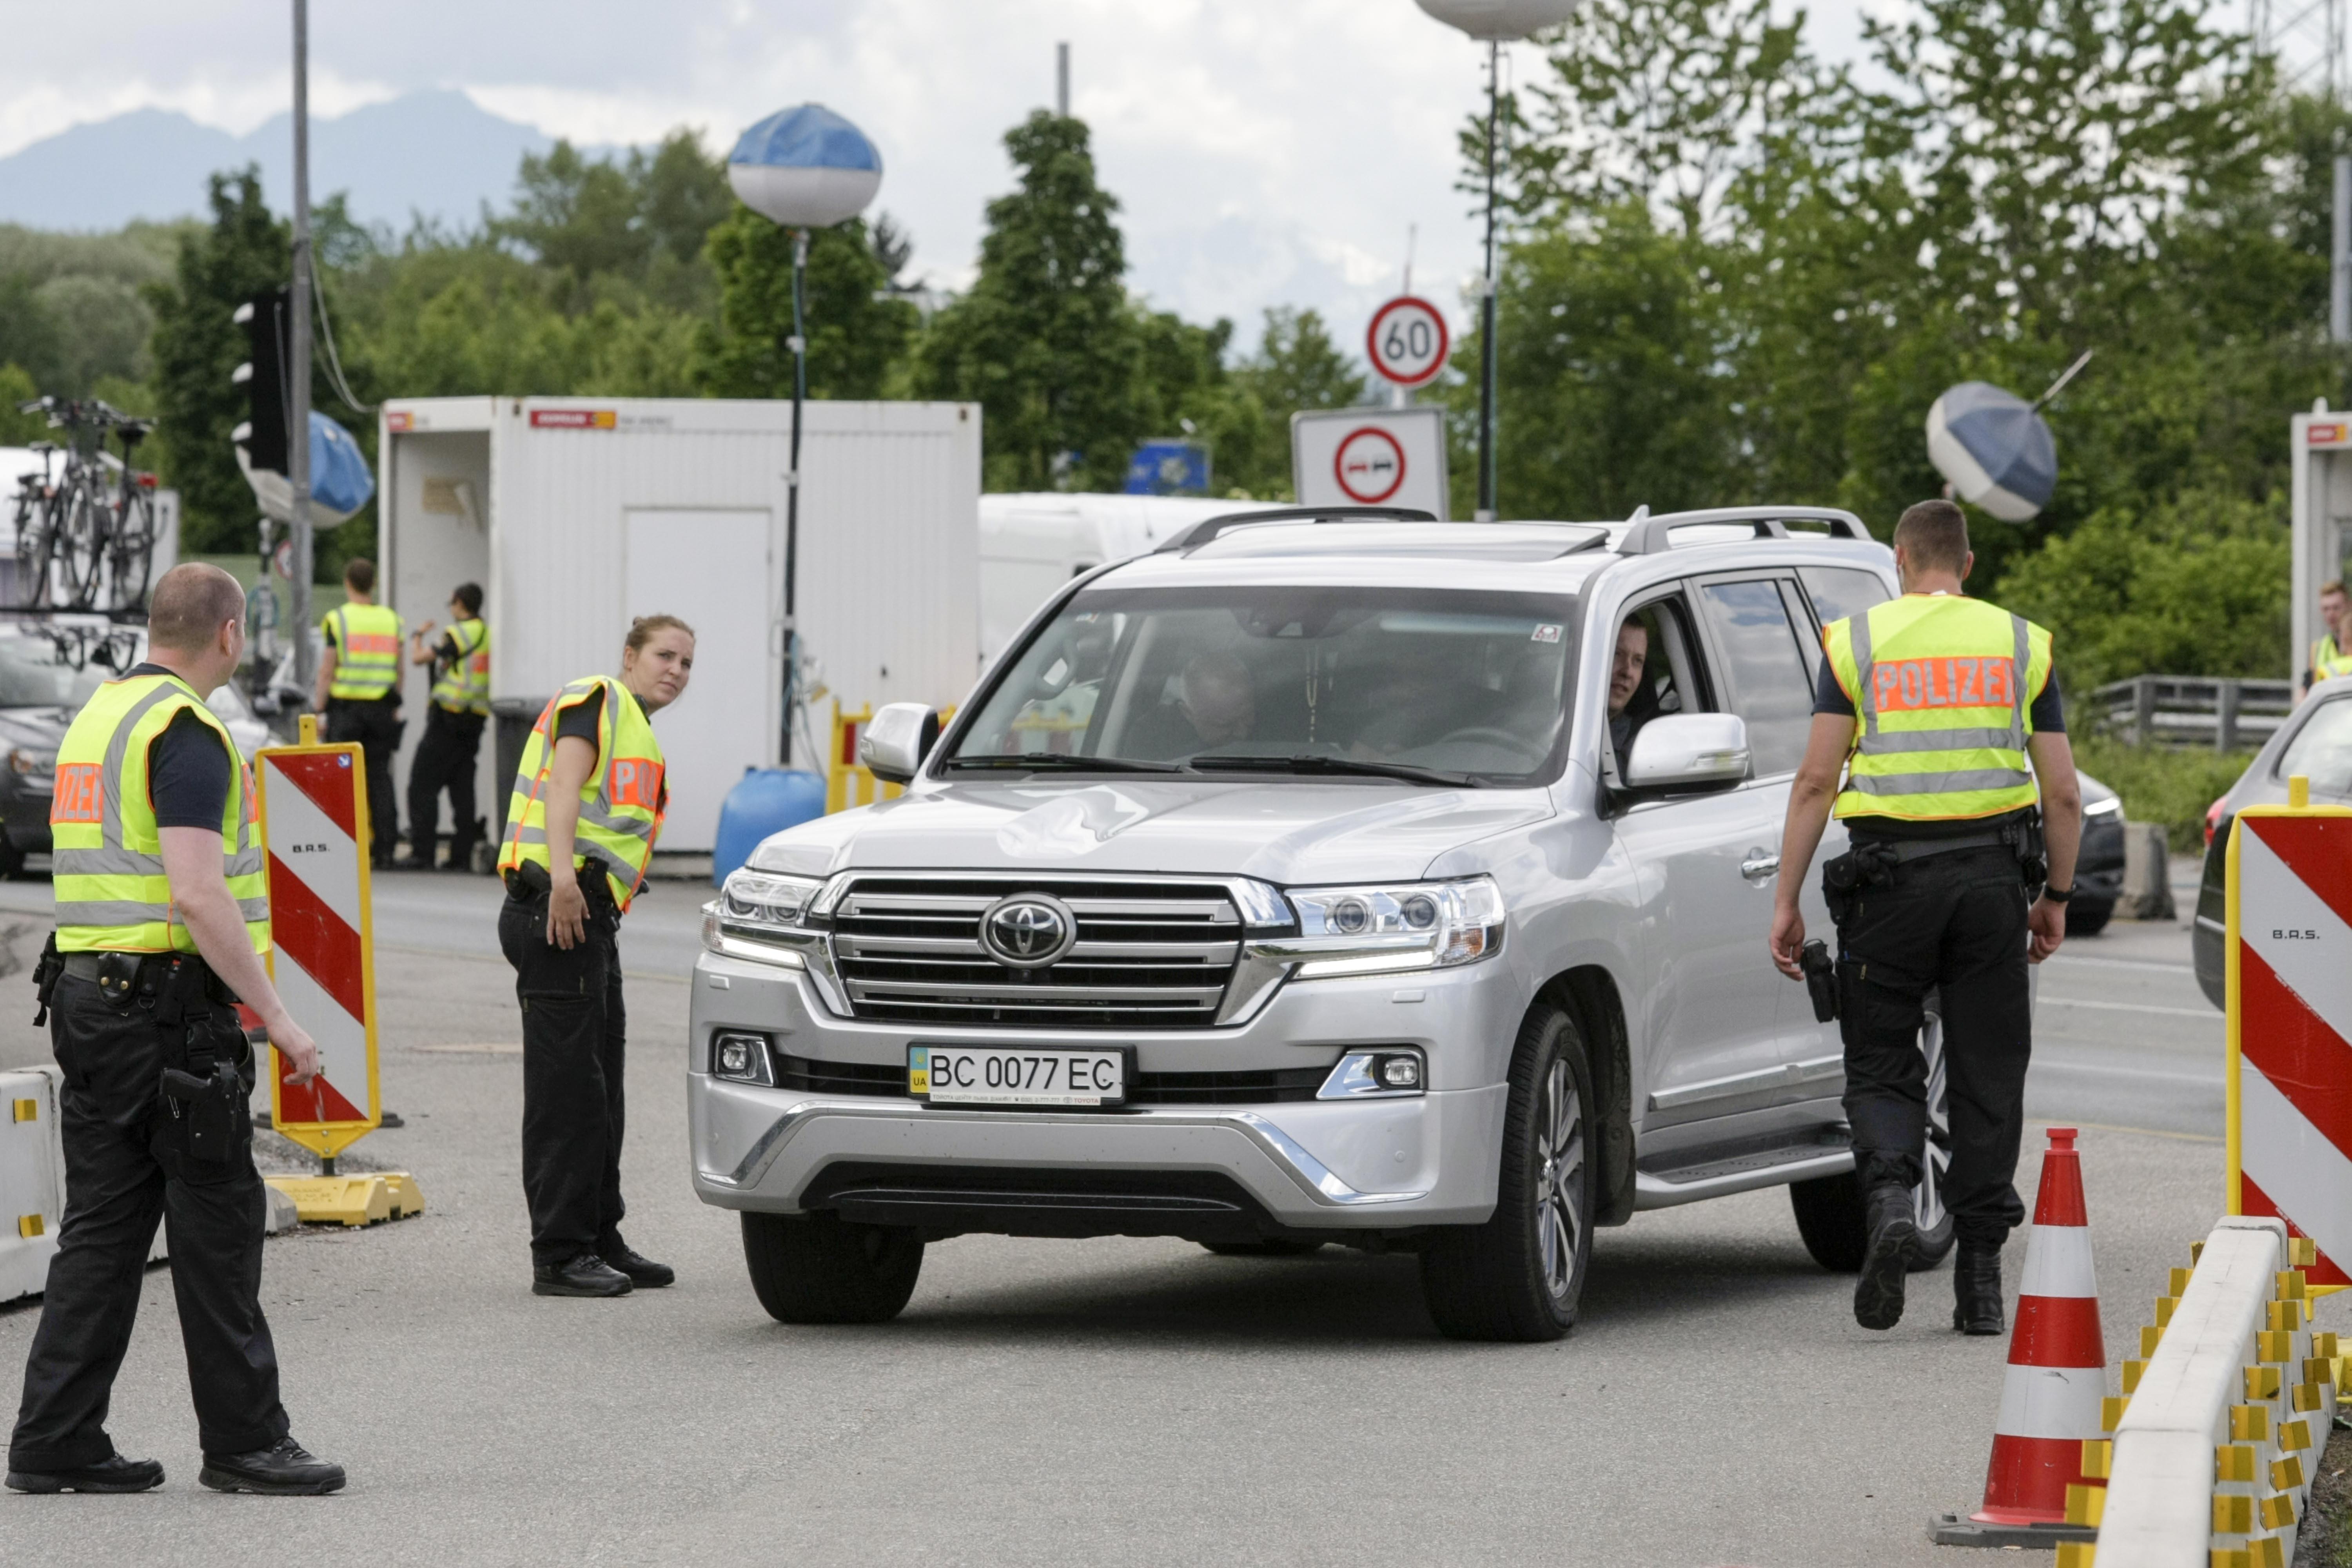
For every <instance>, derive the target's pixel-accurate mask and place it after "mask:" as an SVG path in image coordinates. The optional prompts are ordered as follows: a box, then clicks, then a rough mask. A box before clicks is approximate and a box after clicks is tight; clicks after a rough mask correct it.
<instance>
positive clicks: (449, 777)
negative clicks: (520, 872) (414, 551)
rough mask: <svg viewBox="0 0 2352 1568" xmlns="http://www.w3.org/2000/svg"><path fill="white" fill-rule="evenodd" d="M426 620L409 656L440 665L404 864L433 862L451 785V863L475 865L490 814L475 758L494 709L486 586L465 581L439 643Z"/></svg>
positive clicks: (411, 794)
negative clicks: (478, 807) (478, 790)
mask: <svg viewBox="0 0 2352 1568" xmlns="http://www.w3.org/2000/svg"><path fill="white" fill-rule="evenodd" d="M432 635H433V623H432V622H431V621H427V622H425V624H424V625H423V626H418V627H417V628H416V629H415V631H413V632H411V633H409V634H408V640H409V656H408V662H409V663H411V664H421V665H425V666H427V667H429V668H431V669H432V671H433V700H432V704H431V705H430V706H429V707H427V708H426V709H425V738H424V739H423V740H422V741H419V742H417V743H416V755H415V757H414V758H412V759H410V761H409V764H408V859H407V860H406V861H404V862H403V865H402V868H403V869H404V870H413V871H430V870H432V869H433V847H434V841H435V840H436V839H437V838H438V837H440V836H441V792H442V790H444V789H445V788H446V790H447V791H448V792H449V814H450V815H449V821H450V826H449V869H450V870H452V871H466V870H470V869H472V861H473V858H474V846H475V844H476V843H478V842H479V840H480V838H481V833H482V819H481V818H480V817H478V816H475V815H474V762H475V758H476V757H477V756H478V754H479V753H480V752H481V749H482V726H483V725H484V724H485V723H486V722H488V719H489V715H490V628H489V626H488V623H486V622H485V621H484V620H483V619H482V587H481V584H478V583H460V584H457V589H456V590H455V591H454V592H452V593H451V594H450V595H449V629H448V630H446V631H445V632H443V633H442V634H441V640H440V641H438V642H436V643H435V644H433V645H432V646H431V647H427V646H425V638H426V637H431V636H432Z"/></svg>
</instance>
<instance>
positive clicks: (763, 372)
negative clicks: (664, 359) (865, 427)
mask: <svg viewBox="0 0 2352 1568" xmlns="http://www.w3.org/2000/svg"><path fill="white" fill-rule="evenodd" d="M887 221H888V220H887V219H884V220H881V222H879V223H877V225H876V227H875V228H874V230H872V231H871V232H869V231H868V229H867V228H866V221H865V220H864V219H863V218H852V219H851V220H850V221H849V222H847V223H845V224H841V225H839V226H835V227H833V228H822V229H818V230H816V231H815V232H814V234H812V235H811V236H810V238H809V260H808V282H807V292H806V299H805V301H804V303H805V310H804V312H803V313H804V316H805V322H806V325H807V328H808V345H809V346H808V390H809V395H810V396H811V397H879V396H882V395H884V388H885V387H886V386H887V384H889V383H890V381H891V378H892V377H893V375H894V374H901V373H902V372H903V367H904V363H905V361H906V358H907V355H908V350H909V348H910V346H911V345H912V343H913V342H914V339H915V332H916V328H917V326H918V320H917V315H916V310H915V307H914V306H913V305H911V304H909V303H908V302H907V301H906V300H897V299H892V298H889V297H888V295H887V289H889V287H890V284H891V281H892V279H893V277H894V276H895V272H896V268H894V267H893V266H892V265H891V263H890V262H889V261H888V260H886V259H885V258H884V257H883V256H882V255H881V254H880V252H879V251H878V249H877V243H876V242H877V239H878V237H880V236H881V235H882V233H883V232H884V229H883V225H885V224H887ZM894 232H895V231H894ZM709 260H710V265H711V266H712V267H713V268H715V269H716V270H717V273H718V277H719V311H718V319H717V321H706V322H704V323H703V324H702V325H701V326H700V327H699V328H698V331H697V332H696V334H695V350H694V365H693V378H694V384H695V386H696V387H697V389H698V390H699V391H700V392H702V393H703V395H706V396H710V397H790V396H791V395H793V355H792V350H791V349H790V348H789V347H788V346H787V345H788V342H789V340H790V339H791V337H792V331H793V236H792V231H791V230H789V229H785V228H782V227H779V226H777V225H775V224H773V223H771V222H769V221H768V220H767V219H766V218H764V217H761V216H760V215H759V214H758V213H755V212H753V211H752V210H751V208H749V207H747V206H743V205H740V204H739V205H737V206H736V208H735V210H734V211H733V212H731V213H730V214H729V215H728V216H727V217H726V218H725V219H724V220H722V221H721V222H720V223H719V225H718V226H716V227H714V228H713V229H712V230H711V231H710V240H709ZM904 262H905V252H904V251H903V250H901V251H900V252H899V254H898V264H899V265H902V266H903V265H904Z"/></svg>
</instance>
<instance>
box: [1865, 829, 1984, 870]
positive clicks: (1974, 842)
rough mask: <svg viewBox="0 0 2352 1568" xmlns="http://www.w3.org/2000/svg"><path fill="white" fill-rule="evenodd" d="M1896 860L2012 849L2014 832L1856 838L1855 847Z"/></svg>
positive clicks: (1898, 861) (1866, 836) (1867, 836)
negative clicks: (1945, 836) (1967, 850)
mask: <svg viewBox="0 0 2352 1568" xmlns="http://www.w3.org/2000/svg"><path fill="white" fill-rule="evenodd" d="M1865 844H1866V845H1868V846H1870V847H1872V848H1873V849H1876V850H1880V851H1883V852H1885V853H1887V854H1891V855H1893V856H1894V857H1895V861H1896V863H1898V864H1900V863H1901V862H1903V861H1905V860H1921V859H1925V858H1927V857H1928V856H1930V855H1953V854H1958V852H1959V851H1960V850H1963V849H2015V848H2016V847H2017V836H2016V830H2015V829H2013V828H2007V827H1987V828H1981V829H1979V831H1977V832H1975V833H1956V834H1954V835H1952V836H1951V837H1948V838H1878V837H1872V836H1870V835H1867V834H1863V835H1856V836H1855V837H1854V840H1853V845H1854V847H1855V848H1857V849H1859V848H1861V847H1863V846H1864V845H1865Z"/></svg>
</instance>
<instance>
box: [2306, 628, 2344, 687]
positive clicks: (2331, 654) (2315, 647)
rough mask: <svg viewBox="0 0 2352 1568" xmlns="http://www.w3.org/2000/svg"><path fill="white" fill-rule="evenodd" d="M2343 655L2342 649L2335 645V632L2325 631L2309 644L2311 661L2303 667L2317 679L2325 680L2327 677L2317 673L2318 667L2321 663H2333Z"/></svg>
mask: <svg viewBox="0 0 2352 1568" xmlns="http://www.w3.org/2000/svg"><path fill="white" fill-rule="evenodd" d="M2343 657H2344V650H2343V649H2342V648H2340V647H2336V634H2335V633H2334V632H2327V633H2326V634H2324V635H2322V636H2321V637H2320V639H2319V640H2318V641H2317V642H2315V643H2313V644H2312V645H2311V662H2310V664H2308V665H2307V666H2305V668H2308V669H2309V670H2310V671H2311V672H2312V673H2313V674H2314V675H2315V676H2317V677H2318V679H2322V680H2325V679H2327V677H2326V676H2325V675H2320V674H2319V667H2320V666H2321V665H2323V664H2333V663H2335V662H2336V660H2337V659H2340V658H2343Z"/></svg>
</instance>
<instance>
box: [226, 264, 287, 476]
mask: <svg viewBox="0 0 2352 1568" xmlns="http://www.w3.org/2000/svg"><path fill="white" fill-rule="evenodd" d="M291 315H292V311H291V299H290V296H289V293H288V291H287V290H286V289H268V290H267V291H266V292H263V293H259V294H256V295H255V296H254V297H253V298H252V299H250V300H247V301H246V302H245V303H244V304H242V305H239V306H238V307H237V308H236V314H235V315H233V316H232V317H230V318H229V319H230V320H231V321H235V322H236V324H237V325H238V326H240V327H243V328H244V329H245V335H246V343H247V350H246V361H245V363H243V364H241V365H238V366H237V367H236V370H235V371H234V372H233V373H231V374H230V376H229V379H230V380H231V381H233V382H235V383H236V384H237V385H239V386H242V387H244V388H245V397H246V422H245V425H244V426H243V428H244V430H245V436H244V439H243V443H242V444H243V446H244V447H245V458H246V461H247V464H249V465H250V466H252V467H253V468H257V469H263V470H267V471H268V472H270V473H273V474H282V473H284V472H285V471H286V463H287V455H286V395H287V394H286V338H287V331H288V327H287V323H288V322H289V320H290V319H291Z"/></svg>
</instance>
